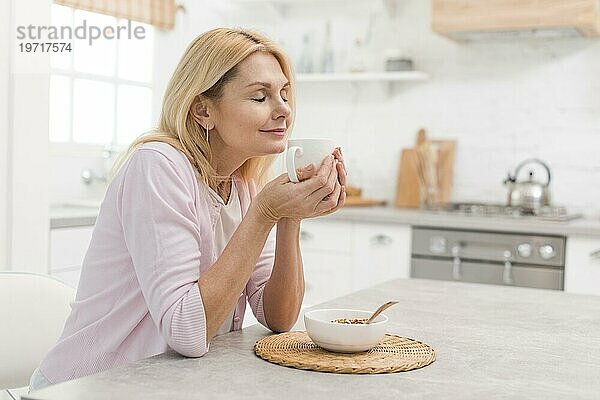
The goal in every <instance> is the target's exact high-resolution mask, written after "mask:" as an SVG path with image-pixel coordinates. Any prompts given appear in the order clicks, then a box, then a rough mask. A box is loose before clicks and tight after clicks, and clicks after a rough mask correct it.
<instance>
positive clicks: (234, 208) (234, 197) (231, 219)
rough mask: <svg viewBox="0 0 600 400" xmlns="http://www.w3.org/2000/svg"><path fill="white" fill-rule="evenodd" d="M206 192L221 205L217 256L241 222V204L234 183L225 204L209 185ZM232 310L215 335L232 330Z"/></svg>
mask: <svg viewBox="0 0 600 400" xmlns="http://www.w3.org/2000/svg"><path fill="white" fill-rule="evenodd" d="M208 193H209V194H210V197H212V199H213V200H214V201H216V202H219V203H220V204H221V205H222V207H221V212H220V213H219V217H218V218H217V222H216V224H215V229H214V238H215V245H214V252H215V254H214V255H215V258H219V257H220V256H221V254H222V253H223V250H224V249H225V246H227V243H229V240H230V239H231V237H232V236H233V233H234V232H235V230H236V229H237V227H238V225H239V224H240V223H241V222H242V206H241V204H240V198H239V197H238V193H237V189H236V188H235V185H234V184H231V191H230V193H229V199H227V204H225V202H224V201H223V199H222V198H221V196H219V195H218V194H217V192H215V191H214V190H212V189H211V188H210V187H209V188H208ZM233 311H234V309H233V308H232V309H231V311H230V312H229V315H228V316H227V318H225V321H223V324H222V325H221V327H220V328H219V330H217V333H216V335H217V336H218V335H222V334H224V333H227V332H231V331H232V330H233Z"/></svg>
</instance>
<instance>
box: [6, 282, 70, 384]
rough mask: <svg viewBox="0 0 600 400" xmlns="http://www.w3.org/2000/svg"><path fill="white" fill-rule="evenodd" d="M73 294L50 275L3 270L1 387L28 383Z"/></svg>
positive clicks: (54, 338) (51, 342)
mask: <svg viewBox="0 0 600 400" xmlns="http://www.w3.org/2000/svg"><path fill="white" fill-rule="evenodd" d="M74 297H75V290H74V289H73V288H71V287H69V286H67V285H65V284H64V283H62V282H60V281H58V280H56V279H54V278H52V277H50V276H48V275H38V274H31V273H25V272H0V326H1V327H0V389H11V388H17V387H23V386H27V385H29V377H30V376H31V374H32V373H33V370H34V369H35V368H36V367H37V366H38V365H39V363H40V362H41V361H42V358H43V357H44V356H45V355H46V352H47V351H48V350H50V348H51V347H52V346H53V345H54V344H55V343H56V341H57V340H58V338H59V337H60V334H61V333H62V329H63V327H64V324H65V321H66V319H67V316H68V315H69V313H70V311H71V306H70V302H71V301H73V299H74Z"/></svg>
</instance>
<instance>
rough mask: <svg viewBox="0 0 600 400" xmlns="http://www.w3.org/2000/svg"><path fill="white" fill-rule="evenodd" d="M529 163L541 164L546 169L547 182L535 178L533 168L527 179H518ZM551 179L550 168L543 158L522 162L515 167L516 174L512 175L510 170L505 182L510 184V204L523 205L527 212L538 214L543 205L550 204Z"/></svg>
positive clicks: (514, 205)
mask: <svg viewBox="0 0 600 400" xmlns="http://www.w3.org/2000/svg"><path fill="white" fill-rule="evenodd" d="M529 164H539V165H541V166H542V167H544V168H545V169H546V175H547V179H546V183H541V182H538V181H537V180H535V179H534V176H533V175H534V174H533V170H530V171H529V177H528V179H527V180H525V181H519V180H517V179H518V177H519V172H521V169H523V167H524V166H526V165H529ZM550 180H551V174H550V168H549V167H548V165H547V164H546V163H545V162H543V161H542V160H539V159H537V158H530V159H527V160H525V161H523V162H521V163H520V164H519V165H518V166H517V168H516V169H515V174H514V175H511V174H510V172H509V173H508V176H507V178H506V179H505V180H504V184H505V185H507V186H508V205H509V206H513V207H521V209H522V210H523V211H525V212H530V213H533V214H538V213H539V212H540V210H541V209H542V207H544V206H549V205H550V188H549V186H550Z"/></svg>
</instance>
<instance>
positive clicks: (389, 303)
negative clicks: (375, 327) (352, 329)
mask: <svg viewBox="0 0 600 400" xmlns="http://www.w3.org/2000/svg"><path fill="white" fill-rule="evenodd" d="M394 304H398V302H397V301H388V302H387V303H385V304H383V305H381V306H380V307H379V308H378V309H377V310H376V311H375V312H374V313H373V315H371V318H369V319H368V320H367V321H366V322H365V324H370V323H371V322H373V320H374V319H375V318H377V316H378V315H379V314H381V313H382V312H383V310H386V309H388V308H389V307H391V306H393V305H394Z"/></svg>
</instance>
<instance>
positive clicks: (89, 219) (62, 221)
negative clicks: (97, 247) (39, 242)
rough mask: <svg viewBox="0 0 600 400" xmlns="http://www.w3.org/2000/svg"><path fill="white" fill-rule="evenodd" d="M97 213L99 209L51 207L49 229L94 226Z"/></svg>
mask: <svg viewBox="0 0 600 400" xmlns="http://www.w3.org/2000/svg"><path fill="white" fill-rule="evenodd" d="M99 211H100V207H84V206H67V205H60V206H51V207H50V229H58V228H71V227H76V226H90V225H94V224H95V223H96V218H97V217H98V212H99Z"/></svg>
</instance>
